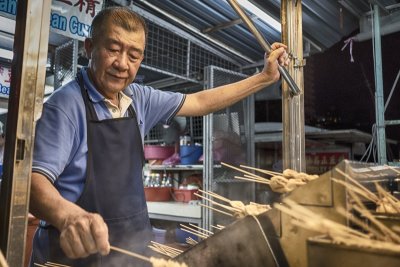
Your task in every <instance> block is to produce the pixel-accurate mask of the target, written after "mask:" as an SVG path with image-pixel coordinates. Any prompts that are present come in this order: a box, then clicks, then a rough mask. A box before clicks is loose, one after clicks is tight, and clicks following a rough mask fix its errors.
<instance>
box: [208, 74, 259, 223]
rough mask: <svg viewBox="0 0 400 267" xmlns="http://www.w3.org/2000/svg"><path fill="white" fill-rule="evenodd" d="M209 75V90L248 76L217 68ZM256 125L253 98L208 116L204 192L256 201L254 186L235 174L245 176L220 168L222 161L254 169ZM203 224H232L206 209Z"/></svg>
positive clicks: (246, 201) (250, 97)
mask: <svg viewBox="0 0 400 267" xmlns="http://www.w3.org/2000/svg"><path fill="white" fill-rule="evenodd" d="M205 76H206V77H207V78H206V79H205V81H206V84H205V88H213V87H217V86H221V85H225V84H228V83H232V82H237V81H239V80H242V79H243V78H245V77H246V76H245V75H243V74H241V73H237V72H233V71H230V70H226V69H222V68H218V67H214V66H211V67H207V68H206V69H205ZM252 122H254V97H253V96H249V97H248V98H246V99H244V100H242V101H239V102H238V103H236V104H234V105H232V106H230V107H228V108H226V109H224V110H221V111H218V112H215V113H213V114H212V115H209V116H206V117H205V121H204V124H205V125H204V126H205V129H206V131H205V136H204V138H206V139H205V140H204V143H205V144H206V145H205V147H206V153H205V170H206V171H205V179H204V180H205V182H204V190H206V191H212V192H216V193H218V194H220V195H223V196H225V197H228V198H231V199H234V200H241V201H243V202H245V203H246V204H247V203H248V202H249V201H254V200H255V188H254V184H253V183H248V182H241V181H239V180H237V179H234V176H235V175H241V174H238V173H237V172H235V171H233V170H231V169H230V168H226V167H221V166H220V165H219V163H220V162H225V163H229V164H231V165H235V166H238V165H240V164H245V165H248V166H254V141H253V140H254V128H253V127H252V126H251V124H252ZM215 164H218V165H215ZM202 223H203V225H204V226H206V227H207V226H208V225H211V224H218V223H219V224H226V223H229V219H227V218H226V216H220V214H218V213H215V212H212V211H210V210H205V211H204V218H203V221H202Z"/></svg>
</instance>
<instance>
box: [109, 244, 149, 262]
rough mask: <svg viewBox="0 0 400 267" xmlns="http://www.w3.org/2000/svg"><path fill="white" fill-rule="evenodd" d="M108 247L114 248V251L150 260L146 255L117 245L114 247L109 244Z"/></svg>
mask: <svg viewBox="0 0 400 267" xmlns="http://www.w3.org/2000/svg"><path fill="white" fill-rule="evenodd" d="M110 249H111V250H114V251H118V252H120V253H122V254H126V255H129V256H131V257H134V258H137V259H141V260H143V261H147V262H151V260H150V258H148V257H145V256H142V255H140V254H137V253H134V252H131V251H128V250H125V249H122V248H117V247H114V246H110Z"/></svg>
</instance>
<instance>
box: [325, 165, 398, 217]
mask: <svg viewBox="0 0 400 267" xmlns="http://www.w3.org/2000/svg"><path fill="white" fill-rule="evenodd" d="M336 171H337V172H338V173H340V174H341V175H342V176H344V177H346V179H347V181H348V182H346V181H342V180H338V179H335V178H332V180H333V181H335V182H336V183H338V184H341V185H343V186H344V187H346V189H347V191H348V192H349V194H350V195H352V198H353V199H354V194H356V195H359V196H361V197H363V198H365V199H367V200H369V201H371V202H373V203H375V205H376V212H379V213H393V214H395V213H397V214H400V200H398V199H397V198H396V197H395V196H393V195H392V194H390V193H389V192H387V191H385V190H384V189H383V188H382V186H381V185H379V184H378V183H377V182H375V188H376V192H377V193H374V192H372V191H370V190H369V189H368V188H366V187H365V186H363V185H362V184H361V183H359V182H358V181H357V180H355V179H354V178H352V177H351V176H349V175H348V174H346V173H344V172H342V171H341V170H339V169H336Z"/></svg>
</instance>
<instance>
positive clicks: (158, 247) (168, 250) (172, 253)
mask: <svg viewBox="0 0 400 267" xmlns="http://www.w3.org/2000/svg"><path fill="white" fill-rule="evenodd" d="M151 243H152V244H151V245H149V246H148V247H149V248H151V249H152V250H154V251H156V252H158V253H160V254H163V255H166V256H168V257H170V258H174V257H176V256H178V255H179V254H181V253H182V252H183V250H180V249H177V248H173V247H170V246H166V245H163V244H160V243H157V242H154V241H151Z"/></svg>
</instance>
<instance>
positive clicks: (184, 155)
mask: <svg viewBox="0 0 400 267" xmlns="http://www.w3.org/2000/svg"><path fill="white" fill-rule="evenodd" d="M202 154H203V147H202V146H181V147H180V152H179V156H180V157H181V164H183V165H190V164H195V163H197V162H198V161H199V158H200V157H201V155H202Z"/></svg>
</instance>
